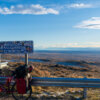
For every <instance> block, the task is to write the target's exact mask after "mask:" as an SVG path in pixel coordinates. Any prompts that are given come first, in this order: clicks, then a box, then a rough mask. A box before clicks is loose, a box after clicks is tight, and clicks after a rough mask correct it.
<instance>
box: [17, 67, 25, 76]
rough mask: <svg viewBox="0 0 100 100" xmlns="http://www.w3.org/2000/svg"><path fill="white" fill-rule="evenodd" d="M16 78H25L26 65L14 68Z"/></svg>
mask: <svg viewBox="0 0 100 100" xmlns="http://www.w3.org/2000/svg"><path fill="white" fill-rule="evenodd" d="M15 74H16V78H25V76H26V75H27V68H26V66H20V67H18V68H16V70H15Z"/></svg>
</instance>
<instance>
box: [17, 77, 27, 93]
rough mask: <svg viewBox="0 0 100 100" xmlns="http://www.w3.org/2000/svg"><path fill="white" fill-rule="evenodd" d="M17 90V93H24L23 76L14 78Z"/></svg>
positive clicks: (24, 83) (24, 82)
mask: <svg viewBox="0 0 100 100" xmlns="http://www.w3.org/2000/svg"><path fill="white" fill-rule="evenodd" d="M16 86H17V91H18V93H19V94H25V93H26V81H25V79H24V78H20V79H18V78H17V79H16Z"/></svg>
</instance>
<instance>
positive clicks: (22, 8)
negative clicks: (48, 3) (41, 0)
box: [0, 4, 59, 15]
mask: <svg viewBox="0 0 100 100" xmlns="http://www.w3.org/2000/svg"><path fill="white" fill-rule="evenodd" d="M0 14H33V15H43V14H59V11H57V10H54V9H52V8H45V7H43V6H41V5H39V4H37V5H33V4H32V5H16V6H10V8H8V7H0Z"/></svg>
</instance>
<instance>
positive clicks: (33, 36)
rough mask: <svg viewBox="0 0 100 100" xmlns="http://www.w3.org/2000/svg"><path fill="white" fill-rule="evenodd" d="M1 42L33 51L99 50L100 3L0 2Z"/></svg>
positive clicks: (58, 0) (54, 0)
mask: <svg viewBox="0 0 100 100" xmlns="http://www.w3.org/2000/svg"><path fill="white" fill-rule="evenodd" d="M0 40H1V41H16V40H19V41H21V40H33V41H34V48H35V49H47V48H56V49H57V48H69V47H75V48H76V47H81V48H86V47H100V0H0Z"/></svg>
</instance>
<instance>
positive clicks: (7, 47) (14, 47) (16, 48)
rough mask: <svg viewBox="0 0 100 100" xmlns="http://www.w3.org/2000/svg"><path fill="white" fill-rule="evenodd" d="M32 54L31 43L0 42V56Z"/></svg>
mask: <svg viewBox="0 0 100 100" xmlns="http://www.w3.org/2000/svg"><path fill="white" fill-rule="evenodd" d="M20 53H21V54H25V53H33V41H1V42H0V54H20Z"/></svg>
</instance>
